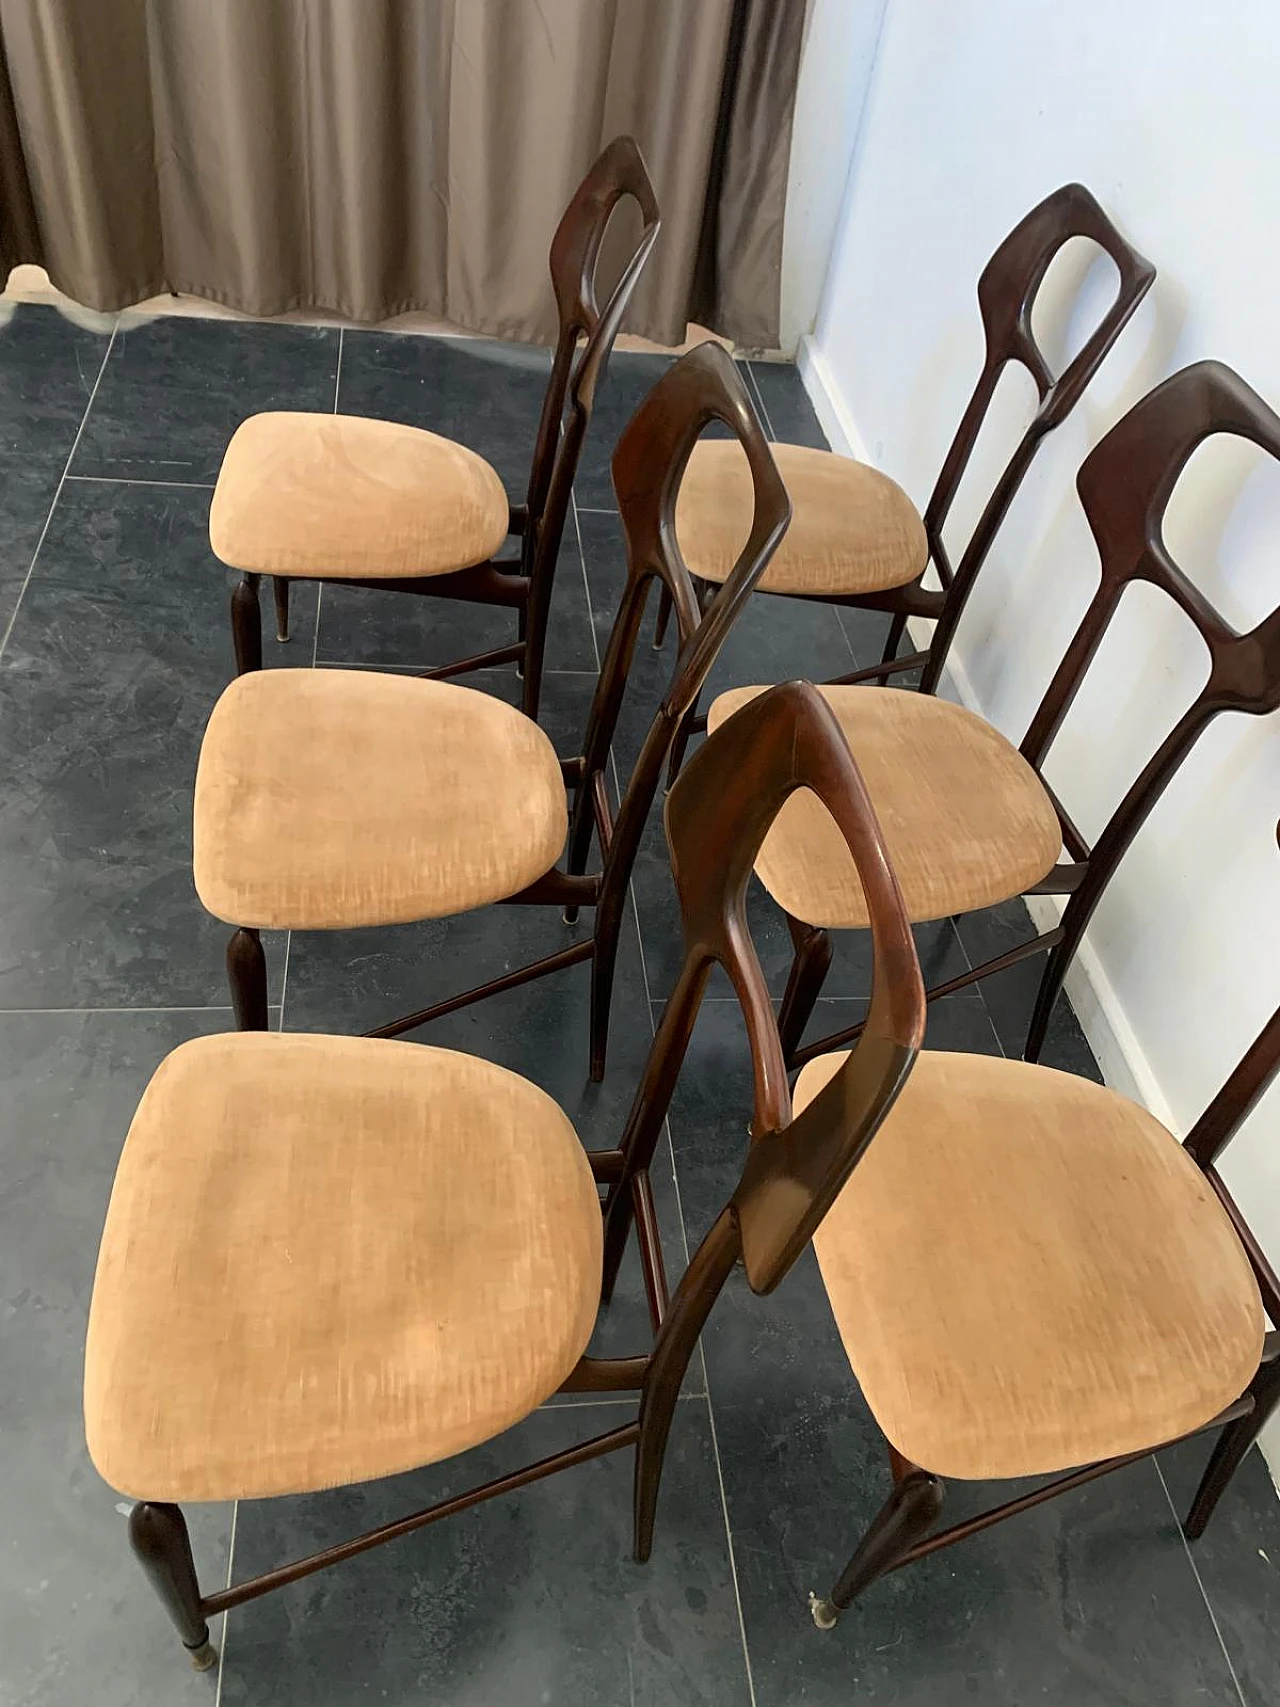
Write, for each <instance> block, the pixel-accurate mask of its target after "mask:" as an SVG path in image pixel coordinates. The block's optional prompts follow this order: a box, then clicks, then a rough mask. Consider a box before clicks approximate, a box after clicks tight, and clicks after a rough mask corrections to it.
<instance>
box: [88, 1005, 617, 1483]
mask: <svg viewBox="0 0 1280 1707" xmlns="http://www.w3.org/2000/svg"><path fill="white" fill-rule="evenodd" d="M600 1276H601V1217H600V1206H599V1198H598V1195H597V1192H596V1188H595V1185H594V1182H593V1180H592V1176H591V1169H590V1166H589V1164H588V1162H587V1159H586V1152H585V1151H584V1150H583V1148H582V1146H581V1144H580V1143H579V1141H578V1138H577V1136H576V1134H575V1133H574V1130H573V1127H572V1126H571V1125H570V1124H569V1121H568V1119H567V1118H566V1116H565V1115H564V1114H563V1112H562V1111H561V1110H560V1109H559V1108H558V1107H557V1105H556V1104H555V1103H554V1102H553V1101H552V1100H551V1098H550V1097H548V1096H547V1095H545V1093H544V1092H542V1091H540V1090H539V1089H538V1088H537V1087H536V1086H535V1085H531V1084H529V1083H528V1081H527V1080H525V1079H522V1078H520V1077H518V1076H517V1075H516V1074H515V1073H510V1072H507V1071H506V1069H505V1068H502V1067H497V1066H494V1065H493V1064H492V1063H490V1062H487V1061H480V1060H477V1059H475V1058H474V1057H472V1056H469V1055H460V1054H456V1053H454V1052H453V1051H452V1050H447V1049H431V1048H426V1047H423V1046H421V1045H418V1044H411V1043H386V1042H377V1041H373V1040H371V1039H368V1038H350V1037H346V1038H344V1037H309V1036H288V1035H285V1036H278V1035H274V1034H271V1033H263V1032H259V1033H243V1034H240V1035H231V1036H220V1037H205V1038H200V1039H198V1040H197V1041H195V1042H193V1043H187V1044H184V1045H183V1046H182V1047H181V1048H179V1049H177V1050H175V1051H174V1053H173V1054H172V1055H170V1056H169V1058H168V1059H167V1060H166V1061H165V1062H164V1063H163V1065H162V1066H161V1067H160V1069H159V1071H158V1072H157V1073H156V1075H155V1077H154V1078H153V1079H152V1081H151V1084H150V1086H149V1087H148V1089H147V1092H146V1094H145V1096H144V1097H143V1099H142V1102H141V1104H140V1106H139V1108H138V1112H137V1114H136V1115H135V1116H134V1120H133V1125H132V1126H131V1128H130V1130H129V1136H128V1139H127V1141H126V1143H125V1148H124V1153H123V1155H122V1157H121V1160H120V1166H119V1170H118V1172H117V1174H116V1182H115V1188H114V1190H113V1192H112V1196H111V1206H110V1208H109V1210H108V1212H107V1223H106V1229H105V1231H104V1233H103V1239H102V1250H101V1254H100V1256H99V1259H98V1274H97V1279H96V1281H95V1284H94V1293H93V1306H92V1309H91V1311H90V1317H89V1338H88V1345H87V1349H86V1354H85V1421H86V1428H87V1432H88V1440H89V1451H90V1453H91V1455H92V1457H93V1461H94V1463H95V1464H96V1465H97V1467H98V1469H99V1471H100V1472H101V1473H102V1475H103V1476H104V1477H105V1479H106V1480H107V1481H108V1482H109V1483H110V1484H111V1485H112V1486H113V1487H115V1488H118V1489H119V1490H120V1491H121V1492H122V1493H126V1494H130V1495H132V1496H134V1497H135V1498H141V1499H148V1500H225V1499H233V1498H258V1497H260V1496H264V1495H271V1494H285V1493H291V1492H301V1491H304V1490H313V1489H319V1488H325V1487H333V1486H336V1485H339V1484H345V1483H349V1482H361V1481H365V1480H368V1479H370V1478H372V1477H376V1476H387V1475H393V1474H395V1473H397V1472H399V1471H403V1470H408V1469H411V1468H413V1467H414V1466H416V1465H419V1464H428V1463H432V1462H434V1461H436V1460H438V1459H442V1458H447V1457H449V1456H450V1455H451V1454H453V1453H455V1452H461V1451H464V1450H465V1449H466V1448H467V1447H469V1446H473V1445H476V1444H477V1443H479V1442H481V1441H484V1440H489V1439H491V1438H492V1437H493V1436H494V1435H497V1434H499V1433H501V1431H502V1430H503V1429H505V1428H509V1427H510V1426H511V1425H512V1424H513V1423H515V1422H517V1421H519V1419H520V1418H521V1417H523V1416H526V1415H527V1414H528V1413H529V1412H530V1411H532V1410H533V1409H534V1408H535V1407H536V1406H538V1405H539V1404H541V1403H542V1401H543V1400H544V1399H545V1398H547V1397H548V1395H549V1394H551V1393H553V1392H554V1391H555V1390H556V1389H557V1388H558V1387H559V1386H560V1384H561V1383H562V1382H563V1380H564V1379H565V1377H566V1376H567V1375H568V1374H569V1372H570V1370H571V1369H572V1368H573V1367H574V1365H575V1364H576V1363H577V1361H578V1358H579V1357H580V1356H581V1355H582V1352H583V1351H584V1349H585V1347H586V1344H587V1339H588V1337H589V1335H590V1333H591V1329H592V1326H593V1324H594V1322H595V1318H596V1312H597V1308H598V1305H599V1296H600Z"/></svg>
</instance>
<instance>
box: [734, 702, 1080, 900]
mask: <svg viewBox="0 0 1280 1707" xmlns="http://www.w3.org/2000/svg"><path fill="white" fill-rule="evenodd" d="M764 691H765V690H764V689H763V688H759V687H748V688H733V689H732V690H731V691H730V692H728V693H724V694H721V695H720V696H719V698H718V699H716V700H715V701H714V702H713V704H712V706H711V710H710V713H709V716H708V719H707V722H708V727H709V728H711V729H717V728H719V726H720V724H721V723H723V722H724V721H725V719H726V718H727V717H731V716H732V715H733V713H734V712H735V711H736V710H737V709H738V708H739V706H742V705H745V704H746V703H747V701H748V700H750V699H754V698H755V696H756V695H757V694H758V693H763V692H764ZM819 691H820V692H821V693H822V694H823V695H824V696H825V698H826V700H827V702H828V704H829V705H830V706H831V709H832V710H833V711H834V712H835V714H836V717H837V719H838V721H839V723H840V727H841V728H842V729H843V730H844V733H845V737H846V739H847V740H848V742H849V747H850V750H851V751H852V753H853V756H854V758H855V759H856V760H857V761H858V766H859V769H860V770H861V771H862V775H863V778H864V780H865V782H866V785H867V791H868V793H869V794H870V796H871V800H872V803H873V805H874V806H875V809H876V816H877V817H878V818H879V820H880V827H881V829H882V830H883V831H884V836H885V841H886V843H887V844H888V848H889V857H890V858H891V859H892V861H893V866H894V870H895V871H896V872H897V875H898V882H899V883H900V884H901V886H902V893H903V897H904V899H905V901H906V904H907V911H908V913H909V914H910V916H911V918H912V919H913V920H915V921H916V922H920V921H923V920H925V919H940V918H945V917H947V916H948V915H950V914H952V913H964V912H968V911H969V910H970V909H972V908H976V907H989V906H992V905H994V903H995V902H997V901H1005V900H1008V899H1009V897H1010V896H1013V895H1021V894H1022V893H1023V892H1024V891H1025V890H1027V889H1028V888H1030V887H1031V886H1032V885H1033V884H1035V883H1038V882H1039V880H1040V879H1041V878H1042V877H1044V876H1045V875H1046V873H1047V872H1048V871H1049V870H1050V868H1051V867H1052V866H1053V865H1054V863H1055V861H1056V860H1057V857H1058V854H1059V853H1060V852H1061V849H1062V833H1061V829H1060V827H1059V824H1058V818H1057V814H1056V813H1055V811H1054V809H1053V804H1052V802H1051V801H1050V799H1049V796H1048V795H1047V794H1046V792H1045V790H1044V788H1043V787H1042V786H1041V784H1040V781H1039V779H1038V778H1037V776H1036V774H1035V772H1034V771H1033V770H1032V768H1031V766H1030V765H1029V764H1028V763H1027V762H1026V760H1025V759H1024V758H1023V757H1022V756H1021V754H1020V753H1019V752H1018V751H1017V749H1016V748H1015V747H1013V746H1012V745H1011V744H1010V743H1009V742H1008V741H1006V740H1005V738H1004V736H1003V735H1001V734H1000V732H999V731H998V730H996V729H993V728H992V727H991V725H990V724H989V723H987V722H985V721H984V720H983V719H982V718H981V717H976V716H974V714H973V713H972V712H971V711H965V710H964V709H963V708H962V707H961V706H958V705H952V704H951V703H950V702H949V701H947V700H942V699H935V698H934V697H933V696H932V695H930V694H919V693H912V692H909V691H907V690H905V689H901V688H879V687H824V688H821V689H820V690H819ZM756 875H757V876H758V877H759V879H760V881H761V882H762V883H763V884H764V886H765V888H766V889H767V890H768V891H769V893H770V895H772V896H773V898H774V900H775V901H777V903H778V905H779V906H781V907H785V908H786V910H787V912H789V913H790V914H791V915H792V916H793V917H794V918H797V919H802V920H803V921H804V922H805V923H806V924H809V925H822V926H825V927H827V928H830V929H848V930H853V929H860V928H862V927H863V926H865V925H866V923H867V908H866V901H865V899H864V897H863V893H862V884H861V882H860V881H859V879H858V873H857V868H856V867H855V865H854V863H853V858H852V856H851V855H850V853H849V850H848V847H847V846H846V844H845V841H844V838H843V836H841V834H840V832H839V830H838V829H837V828H836V824H835V820H834V819H833V818H832V817H831V814H830V813H829V812H828V811H827V809H826V807H825V806H823V804H822V803H821V801H820V800H819V799H818V797H817V796H816V795H815V794H812V793H810V792H809V790H808V789H802V790H801V791H800V792H798V793H796V794H793V795H792V796H791V798H790V799H789V800H788V801H787V803H786V805H785V806H784V807H783V808H782V811H781V812H780V813H779V814H778V816H777V818H776V819H775V820H774V823H773V826H772V828H771V829H770V831H769V833H768V835H767V836H766V837H765V840H764V845H763V846H762V848H761V850H760V853H759V855H758V857H757V859H756Z"/></svg>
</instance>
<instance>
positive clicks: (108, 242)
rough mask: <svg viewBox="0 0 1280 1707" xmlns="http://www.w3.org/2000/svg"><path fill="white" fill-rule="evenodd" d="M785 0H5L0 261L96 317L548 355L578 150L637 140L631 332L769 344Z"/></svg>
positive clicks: (787, 95) (784, 149)
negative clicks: (292, 314) (414, 337)
mask: <svg viewBox="0 0 1280 1707" xmlns="http://www.w3.org/2000/svg"><path fill="white" fill-rule="evenodd" d="M803 15H804V0H93V3H92V4H84V5H78V4H77V5H67V4H66V0H0V194H2V195H3V207H2V208H0V264H2V265H3V266H4V268H5V270H6V272H7V270H8V268H10V267H12V266H14V265H16V264H17V263H18V262H21V261H34V262H36V263H38V264H40V265H42V266H44V267H45V268H46V269H47V270H48V272H49V275H50V277H51V278H52V280H53V282H54V284H55V285H57V286H58V288H59V289H60V290H63V291H65V292H66V294H67V295H69V296H71V297H73V298H75V299H76V300H78V301H80V302H83V303H85V304H86V305H88V306H90V307H94V308H101V309H114V308H122V307H125V306H127V305H128V304H129V303H132V302H137V301H139V300H141V299H143V298H144V297H148V296H154V295H157V294H159V293H160V292H162V291H165V290H177V291H184V292H190V293H192V294H194V295H197V296H204V297H208V298H211V299H213V300H215V301H218V302H222V303H226V304H229V305H230V306H232V307H235V308H239V309H243V310H244V311H246V312H248V313H251V314H261V315H270V314H279V313H283V312H285V311H287V310H291V309H299V308H311V309H317V310H324V311H328V312H332V313H336V314H342V315H346V316H350V317H351V318H353V319H356V320H365V321H376V320H382V319H385V318H387V317H388V316H390V315H394V314H398V313H402V312H405V311H407V310H410V309H417V310H423V311H425V312H428V313H430V314H432V315H435V316H438V317H440V318H442V319H445V320H449V321H451V322H453V323H454V324H456V325H458V326H461V327H465V328H467V329H469V330H473V331H478V332H488V333H493V334H496V335H499V336H504V337H516V338H524V339H529V340H536V341H541V342H546V341H549V340H550V339H551V338H552V337H553V335H554V330H555V314H554V305H553V302H552V296H551V290H550V284H549V280H548V275H547V248H548V244H549V242H550V237H551V232H552V231H553V229H554V227H555V224H556V222H557V220H558V219H559V216H560V213H561V212H562V210H563V208H564V205H565V203H566V202H567V200H568V198H569V196H570V194H571V193H572V191H573V189H574V187H575V186H576V184H577V183H578V181H579V180H580V179H581V177H582V176H583V174H584V173H585V171H586V169H587V167H588V166H589V165H590V164H591V161H592V160H593V159H594V158H595V156H596V155H597V154H598V153H599V151H600V149H601V148H602V147H603V146H604V144H605V143H606V142H607V141H608V140H609V138H610V137H612V136H614V135H617V134H619V133H620V132H623V131H630V132H631V133H632V134H633V135H635V136H636V138H637V139H638V141H639V142H640V145H641V147H642V148H643V149H644V152H645V157H646V159H647V161H648V163H649V167H650V171H651V173H652V175H653V179H654V184H655V187H656V189H657V192H658V198H659V202H660V204H661V207H662V211H663V234H662V238H661V243H660V247H659V249H658V251H657V252H656V254H655V257H654V262H653V264H652V265H651V266H650V268H649V269H648V271H647V273H646V275H645V277H644V279H643V280H642V283H641V286H640V289H639V291H638V292H637V294H636V298H635V300H634V305H633V310H632V314H631V318H630V322H629V324H630V327H631V329H632V330H635V331H639V332H642V333H644V334H645V335H647V336H649V337H653V338H656V339H658V340H660V341H662V342H665V343H677V342H679V341H680V340H681V339H682V338H683V337H684V336H685V327H686V322H687V321H688V320H690V319H697V320H699V321H700V322H701V323H702V324H704V325H709V326H710V327H711V328H712V329H714V330H716V331H720V332H723V333H725V334H726V335H728V336H729V337H732V338H735V339H737V340H738V341H740V342H745V343H748V344H753V345H768V344H770V343H775V342H776V339H777V326H778V285H779V277H780V271H781V236H782V206H783V197H784V193H785V180H786V166H787V156H788V152H789V145H790V124H791V106H792V101H793V98H794V89H795V81H796V75H797V69H798V61H799V50H800V38H801V34H802V28H803Z"/></svg>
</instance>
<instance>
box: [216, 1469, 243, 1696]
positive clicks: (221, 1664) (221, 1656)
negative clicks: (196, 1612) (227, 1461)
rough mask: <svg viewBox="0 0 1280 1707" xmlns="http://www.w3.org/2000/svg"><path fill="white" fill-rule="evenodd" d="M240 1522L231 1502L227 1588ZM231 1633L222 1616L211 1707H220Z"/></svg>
mask: <svg viewBox="0 0 1280 1707" xmlns="http://www.w3.org/2000/svg"><path fill="white" fill-rule="evenodd" d="M239 1520H240V1501H239V1500H232V1502H231V1538H230V1540H229V1541H228V1543H227V1587H228V1588H230V1587H231V1573H232V1571H233V1570H234V1569H235V1562H236V1527H237V1525H238V1523H239ZM230 1631H231V1613H230V1612H224V1613H223V1615H222V1640H221V1641H220V1642H219V1644H218V1687H217V1689H216V1690H215V1691H214V1696H213V1707H222V1673H223V1670H224V1668H225V1666H226V1663H227V1641H228V1639H229V1636H230Z"/></svg>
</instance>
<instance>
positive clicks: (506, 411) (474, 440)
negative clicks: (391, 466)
mask: <svg viewBox="0 0 1280 1707" xmlns="http://www.w3.org/2000/svg"><path fill="white" fill-rule="evenodd" d="M550 372H551V357H550V353H549V352H548V351H547V350H538V349H532V348H530V347H529V346H527V345H524V344H504V343H498V342H495V341H494V340H492V339H488V338H430V337H422V336H420V335H417V334H414V333H411V332H347V333H345V334H344V336H343V342H342V376H341V380H340V383H339V387H338V408H339V410H340V412H341V413H342V414H344V415H374V416H377V417H378V418H379V419H380V420H384V421H402V422H404V423H405V425H407V426H410V427H425V428H426V429H427V431H428V432H432V433H440V434H441V435H442V436H443V437H445V438H449V439H456V440H457V441H458V443H459V444H464V445H467V446H468V447H469V448H470V449H471V450H473V451H476V452H477V453H478V454H479V455H480V456H483V457H484V458H486V460H487V461H489V462H490V463H492V464H493V467H494V468H495V469H496V470H497V472H498V474H499V475H500V476H501V478H502V482H503V484H504V485H505V487H506V488H507V495H508V497H509V498H510V499H511V502H512V503H513V504H522V503H523V502H524V499H525V492H526V490H527V487H528V484H529V468H530V464H531V463H532V461H533V443H534V439H535V438H536V437H537V432H538V416H539V412H540V411H541V408H542V397H543V393H544V391H545V390H546V385H547V378H548V375H549V374H550Z"/></svg>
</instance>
